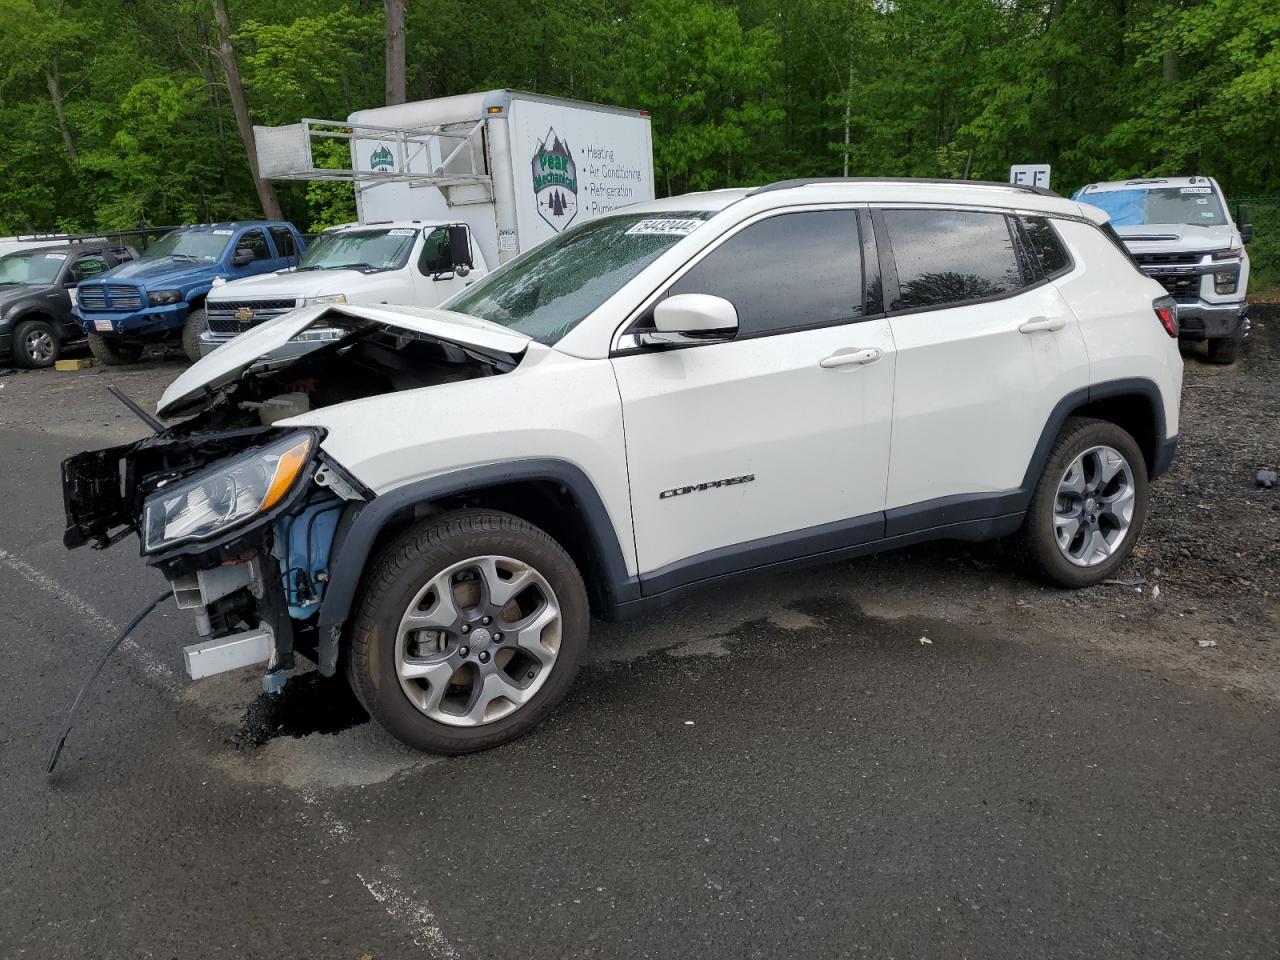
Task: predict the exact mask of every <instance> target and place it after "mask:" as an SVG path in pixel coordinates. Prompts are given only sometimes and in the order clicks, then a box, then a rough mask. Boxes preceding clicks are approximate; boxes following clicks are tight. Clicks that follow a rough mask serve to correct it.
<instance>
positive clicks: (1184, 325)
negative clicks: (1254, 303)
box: [1178, 301, 1249, 340]
mask: <svg viewBox="0 0 1280 960" xmlns="http://www.w3.org/2000/svg"><path fill="white" fill-rule="evenodd" d="M1241 327H1243V331H1242V332H1243V333H1244V334H1245V335H1246V336H1247V335H1248V332H1249V305H1248V304H1247V303H1245V302H1243V301H1241V302H1239V303H1224V304H1207V303H1204V302H1203V301H1197V302H1195V303H1182V302H1179V303H1178V336H1179V337H1180V338H1181V339H1183V340H1207V339H1213V338H1218V337H1230V336H1234V335H1235V333H1236V331H1237V330H1239V329H1240V328H1241Z"/></svg>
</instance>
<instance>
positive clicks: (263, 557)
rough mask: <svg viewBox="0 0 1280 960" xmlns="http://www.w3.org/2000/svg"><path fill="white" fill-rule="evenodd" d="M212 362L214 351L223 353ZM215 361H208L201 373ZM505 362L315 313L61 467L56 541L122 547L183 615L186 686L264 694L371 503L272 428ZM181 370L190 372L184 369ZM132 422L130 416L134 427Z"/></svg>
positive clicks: (302, 439) (300, 642)
mask: <svg viewBox="0 0 1280 960" xmlns="http://www.w3.org/2000/svg"><path fill="white" fill-rule="evenodd" d="M223 349H227V348H223ZM213 357H216V354H214V355H213V356H211V357H210V358H208V359H213ZM518 361H519V355H513V354H506V353H501V352H498V351H485V350H482V349H478V348H475V347H472V346H464V345H461V344H458V343H454V342H450V341H448V340H445V339H442V338H440V337H436V336H432V335H430V334H426V333H422V332H419V331H413V330H406V329H403V328H400V327H398V326H392V325H389V324H386V323H381V322H376V321H371V320H366V319H361V318H359V317H352V316H343V315H339V316H334V315H333V314H329V315H325V316H324V317H322V318H321V320H320V321H317V322H316V323H314V324H311V325H310V326H308V327H307V328H305V330H304V333H303V334H302V335H300V336H297V337H294V338H292V339H290V340H289V342H288V343H287V344H285V346H284V348H282V349H279V350H275V351H273V352H271V353H269V354H267V355H265V356H262V357H259V358H258V359H257V360H254V361H253V362H252V363H249V364H247V365H246V367H245V369H243V370H240V371H236V374H237V375H233V376H231V377H228V378H227V381H226V382H225V383H224V384H223V385H222V386H215V387H213V388H210V389H207V390H206V391H205V392H204V394H203V395H202V396H199V397H197V398H196V402H193V401H186V402H184V404H183V409H185V410H190V409H193V408H200V407H202V408H203V409H200V410H199V412H198V413H196V414H195V415H194V416H191V417H190V418H189V419H187V420H185V421H182V422H180V423H177V424H175V425H174V426H172V427H169V428H167V429H163V430H160V431H159V432H157V433H156V434H154V435H153V436H150V437H147V438H146V439H143V440H140V441H138V442H136V443H132V444H126V445H123V446H118V447H111V448H108V449H104V450H96V451H90V452H86V453H81V454H77V455H76V456H73V457H70V458H69V459H67V460H66V461H64V462H63V465H62V481H63V498H64V505H65V509H66V516H67V529H66V532H65V534H64V537H63V539H64V543H65V545H66V546H67V547H69V548H73V547H78V546H82V545H84V544H86V543H88V544H91V545H92V546H93V547H94V548H96V549H104V548H106V547H109V546H111V545H112V544H114V543H116V542H118V541H120V540H121V539H123V538H125V537H127V536H128V535H129V534H131V533H137V534H138V536H139V540H140V541H141V552H142V555H143V557H144V558H145V559H146V561H147V563H148V564H149V565H151V566H154V567H156V568H158V569H159V570H160V571H161V572H162V573H163V574H164V575H165V577H166V578H167V579H168V580H169V582H170V584H171V585H172V587H173V592H174V597H175V599H176V601H177V604H178V606H179V607H180V608H184V609H190V610H192V612H193V613H194V615H195V619H196V625H197V633H198V634H199V635H200V642H199V643H197V644H195V645H193V646H188V647H187V648H185V651H184V654H185V659H186V666H187V671H188V673H189V674H190V675H191V676H192V677H193V678H199V677H202V676H209V675H211V674H214V673H219V672H223V671H225V670H230V669H234V668H236V667H240V666H246V665H249V664H251V663H260V662H263V661H266V662H267V663H268V672H267V675H266V677H264V685H265V686H266V687H267V688H268V689H279V687H280V686H282V685H283V682H284V673H285V671H286V670H287V669H288V668H289V667H291V666H292V657H293V652H294V649H295V645H297V646H298V648H299V649H302V650H304V651H305V650H307V649H308V648H309V647H312V646H314V642H313V640H312V638H311V635H312V634H313V633H314V626H313V624H314V620H315V614H316V613H317V611H318V609H319V605H320V602H321V601H322V600H323V597H324V590H325V584H326V583H327V581H328V570H329V558H330V553H331V551H332V548H333V544H334V542H335V538H337V537H339V536H340V531H341V529H342V525H343V522H344V519H345V518H348V517H349V516H354V512H355V511H358V509H359V507H360V505H361V504H362V503H363V502H366V501H368V500H370V499H372V497H373V494H372V492H371V491H369V490H367V489H365V488H364V487H363V486H362V485H361V484H360V483H359V481H357V480H356V479H355V478H353V477H352V476H350V475H349V474H347V473H346V471H344V470H343V469H342V467H341V466H340V465H339V464H337V463H334V462H333V461H332V460H331V459H330V458H328V457H327V456H326V454H325V453H324V451H322V450H321V449H320V444H321V442H322V440H323V431H322V430H320V429H318V428H314V427H288V426H284V425H281V421H284V420H287V419H288V418H290V417H293V416H297V415H299V414H302V413H305V412H307V411H310V410H316V409H320V408H323V407H328V406H333V405H336V404H341V403H346V402H349V401H353V400H359V399H362V398H365V397H371V396H377V395H380V394H387V393H393V392H398V391H404V390H415V389H421V388H425V387H432V386H435V385H439V384H445V383H454V382H458V381H462V380H470V379H474V378H477V377H488V376H497V375H500V374H503V373H506V372H508V371H510V370H511V369H513V368H514V367H515V365H516V363H518ZM193 369H194V368H193ZM144 416H145V415H144Z"/></svg>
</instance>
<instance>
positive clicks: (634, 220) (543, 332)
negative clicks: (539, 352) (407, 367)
mask: <svg viewBox="0 0 1280 960" xmlns="http://www.w3.org/2000/svg"><path fill="white" fill-rule="evenodd" d="M712 213H713V211H709V210H696V211H691V212H684V213H659V214H641V213H634V214H629V215H622V216H612V217H604V218H602V219H599V220H592V221H591V222H589V223H583V224H580V225H578V226H576V227H574V228H573V229H571V230H566V231H565V232H564V233H562V234H560V235H559V236H557V237H553V238H552V239H550V240H547V241H546V242H545V243H542V244H540V245H538V246H536V247H534V248H533V249H532V250H530V251H529V252H528V253H526V254H525V255H524V256H522V257H518V258H517V259H515V260H512V261H511V262H510V263H508V264H506V265H504V266H503V267H502V269H500V270H496V271H494V272H493V273H491V274H489V275H488V276H487V277H485V278H484V279H482V280H480V281H479V282H478V283H476V284H475V285H474V286H471V287H468V288H467V289H466V290H464V291H463V292H462V293H460V294H459V295H458V296H456V297H454V298H453V299H451V300H449V301H447V302H446V303H445V304H444V305H443V306H444V307H445V308H447V309H449V310H456V311H458V312H459V313H468V314H471V316H473V317H480V318H481V319H482V320H488V321H490V322H492V323H497V324H501V325H502V326H504V327H510V328H511V329H512V330H518V331H519V332H520V333H523V334H527V335H528V336H530V337H533V338H534V339H535V340H539V341H541V342H542V343H548V344H550V343H555V342H556V341H557V340H559V339H560V338H561V337H563V336H564V335H565V334H566V333H568V332H569V331H570V330H572V329H573V328H574V327H575V326H577V324H578V323H579V322H581V321H582V319H583V318H584V317H585V316H587V314H589V313H590V312H591V311H592V310H594V309H595V308H596V307H598V306H599V305H600V304H602V303H603V302H604V301H605V300H607V299H608V298H609V297H611V296H613V294H614V293H616V292H617V291H618V289H619V288H621V287H622V285H623V284H624V283H626V282H627V281H628V280H630V279H631V278H632V277H634V276H635V275H636V274H637V273H639V272H640V271H641V270H643V269H644V268H645V267H646V266H648V265H649V264H650V263H652V262H653V261H654V260H655V259H657V257H658V255H659V254H661V253H662V252H663V251H664V250H666V249H667V248H668V247H670V246H671V245H672V244H674V243H676V242H677V241H678V240H680V239H681V238H682V237H686V236H688V235H689V234H690V233H692V232H693V231H694V230H696V229H697V228H698V227H700V226H701V225H702V224H703V223H704V222H705V221H706V220H707V219H708V218H710V217H711V216H712Z"/></svg>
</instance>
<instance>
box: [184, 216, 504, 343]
mask: <svg viewBox="0 0 1280 960" xmlns="http://www.w3.org/2000/svg"><path fill="white" fill-rule="evenodd" d="M487 272H488V268H487V265H486V264H485V260H484V254H482V253H481V252H480V250H479V249H477V246H476V244H474V243H473V242H472V239H471V231H470V229H469V228H468V227H467V225H466V224H464V223H444V222H440V221H421V220H401V221H393V222H391V223H377V224H372V223H370V224H349V225H347V226H343V227H336V228H334V229H332V230H328V231H326V232H325V233H324V234H322V235H321V236H320V237H319V238H317V239H316V241H315V242H314V243H313V244H312V245H311V246H310V247H308V248H307V250H306V252H305V253H304V254H303V255H302V259H301V260H300V261H299V262H298V266H297V267H294V268H290V269H288V270H279V271H277V272H275V273H268V274H263V275H261V276H256V277H247V278H245V279H243V280H233V281H231V282H230V283H222V284H215V286H214V288H213V290H212V291H210V293H209V295H208V297H206V298H205V306H204V323H205V329H204V331H203V332H201V333H200V335H199V343H200V354H201V356H208V355H209V354H210V353H212V352H213V351H214V350H216V349H217V348H218V347H220V346H222V345H223V344H224V343H226V342H227V341H229V340H231V339H232V338H233V337H235V336H237V335H238V334H241V333H243V332H244V331H246V330H248V329H249V328H251V327H256V326H257V325H258V324H260V323H264V322H265V321H267V320H270V319H272V318H273V317H278V316H279V315H280V314H282V313H287V312H289V311H290V310H293V309H295V308H297V307H306V306H311V305H313V304H317V303H359V304H379V303H409V304H415V305H417V306H423V307H434V306H437V305H438V304H440V303H442V302H443V301H444V300H446V299H448V298H449V297H451V296H453V294H455V293H457V292H458V291H459V290H461V289H462V288H463V287H464V286H466V285H468V284H470V283H474V282H475V281H476V280H477V279H479V278H480V277H482V276H484V275H485V273H487Z"/></svg>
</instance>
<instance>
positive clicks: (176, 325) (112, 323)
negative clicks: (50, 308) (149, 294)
mask: <svg viewBox="0 0 1280 960" xmlns="http://www.w3.org/2000/svg"><path fill="white" fill-rule="evenodd" d="M76 318H77V319H78V320H79V321H80V326H81V327H83V328H84V331H85V332H86V333H100V334H104V335H107V336H125V337H148V336H156V335H159V334H164V333H172V332H176V331H179V330H181V329H182V325H183V324H184V323H185V322H186V320H187V304H186V303H168V304H165V305H164V306H160V307H147V308H145V309H143V310H135V311H133V312H132V313H122V312H117V311H114V310H98V311H93V312H88V311H77V312H76Z"/></svg>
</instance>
